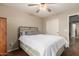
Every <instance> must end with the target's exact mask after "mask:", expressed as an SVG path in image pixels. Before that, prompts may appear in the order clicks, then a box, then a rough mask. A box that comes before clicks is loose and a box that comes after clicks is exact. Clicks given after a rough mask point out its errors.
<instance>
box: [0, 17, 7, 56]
mask: <svg viewBox="0 0 79 59" xmlns="http://www.w3.org/2000/svg"><path fill="white" fill-rule="evenodd" d="M6 53H7V19H6V18H4V17H0V55H6Z"/></svg>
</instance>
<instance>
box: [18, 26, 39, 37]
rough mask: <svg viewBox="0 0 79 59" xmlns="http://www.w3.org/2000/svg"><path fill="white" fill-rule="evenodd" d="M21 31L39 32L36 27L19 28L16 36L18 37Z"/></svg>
mask: <svg viewBox="0 0 79 59" xmlns="http://www.w3.org/2000/svg"><path fill="white" fill-rule="evenodd" d="M23 31H25V32H39V30H38V27H27V26H20V27H19V31H18V35H19V36H20V35H21V33H22V32H23Z"/></svg>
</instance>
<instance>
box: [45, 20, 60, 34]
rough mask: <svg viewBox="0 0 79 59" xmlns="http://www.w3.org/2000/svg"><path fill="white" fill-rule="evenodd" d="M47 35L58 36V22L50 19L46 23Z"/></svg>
mask: <svg viewBox="0 0 79 59" xmlns="http://www.w3.org/2000/svg"><path fill="white" fill-rule="evenodd" d="M46 32H47V34H53V35H59V20H58V19H51V20H47V21H46Z"/></svg>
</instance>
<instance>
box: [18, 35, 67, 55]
mask: <svg viewBox="0 0 79 59" xmlns="http://www.w3.org/2000/svg"><path fill="white" fill-rule="evenodd" d="M19 40H20V41H22V42H23V43H24V44H26V45H28V46H29V47H31V48H33V49H34V50H36V51H38V52H39V53H40V56H52V55H53V56H55V55H56V53H57V52H58V50H59V49H60V48H61V47H62V46H63V45H65V44H66V41H65V39H64V38H63V37H60V36H53V35H43V34H39V35H23V36H21V37H20V38H19Z"/></svg>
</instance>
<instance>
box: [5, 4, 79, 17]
mask: <svg viewBox="0 0 79 59" xmlns="http://www.w3.org/2000/svg"><path fill="white" fill-rule="evenodd" d="M4 5H7V6H13V7H16V8H18V9H21V10H22V11H24V12H28V13H30V14H33V15H36V16H38V17H47V16H50V15H55V14H58V13H61V12H64V11H66V10H69V9H71V8H77V7H79V4H78V3H55V4H49V5H48V8H50V9H51V10H52V12H48V11H45V10H41V11H40V12H39V13H36V10H37V8H35V7H32V6H30V7H29V6H27V3H4Z"/></svg>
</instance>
